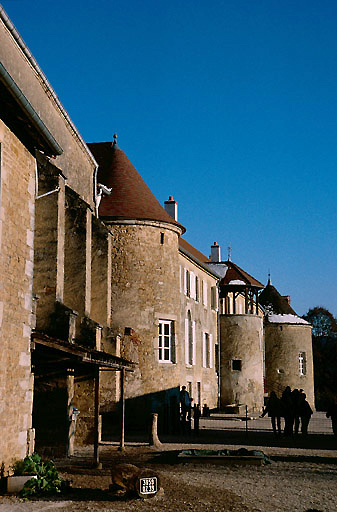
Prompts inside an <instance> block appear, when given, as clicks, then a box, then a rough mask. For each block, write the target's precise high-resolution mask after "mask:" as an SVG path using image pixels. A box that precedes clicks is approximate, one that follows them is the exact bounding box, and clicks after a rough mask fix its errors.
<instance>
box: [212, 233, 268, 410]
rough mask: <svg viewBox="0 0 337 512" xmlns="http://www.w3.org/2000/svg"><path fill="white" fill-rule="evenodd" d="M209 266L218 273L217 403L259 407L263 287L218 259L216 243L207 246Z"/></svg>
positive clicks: (260, 399)
mask: <svg viewBox="0 0 337 512" xmlns="http://www.w3.org/2000/svg"><path fill="white" fill-rule="evenodd" d="M209 266H210V267H211V268H212V269H213V270H214V271H215V272H217V273H218V275H219V276H220V283H219V292H220V293H219V297H220V316H219V324H220V329H219V330H220V341H219V344H220V406H221V407H222V408H229V407H231V408H232V410H235V411H237V412H241V409H240V406H244V407H245V406H247V407H248V410H249V411H250V412H258V411H260V410H261V407H262V405H263V401H264V384H263V383H264V360H263V355H264V340H263V310H262V308H261V306H260V305H259V292H260V290H261V289H263V288H264V286H263V285H262V284H261V283H260V282H259V281H257V280H256V279H254V278H253V277H252V276H251V275H249V274H248V273H247V272H245V271H244V270H243V269H241V268H240V267H239V266H238V265H236V264H235V263H233V262H232V261H231V260H228V261H225V262H221V253H220V246H219V245H218V244H217V243H216V242H215V243H214V244H213V246H212V247H211V262H210V263H209Z"/></svg>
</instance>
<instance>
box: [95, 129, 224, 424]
mask: <svg viewBox="0 0 337 512" xmlns="http://www.w3.org/2000/svg"><path fill="white" fill-rule="evenodd" d="M88 146H89V148H90V150H91V152H92V153H93V155H94V156H95V159H96V160H97V162H98V164H99V169H98V181H99V183H102V184H103V185H104V186H105V187H106V188H107V189H111V193H110V194H109V195H106V196H103V197H102V201H101V204H100V207H99V215H100V219H101V220H103V221H104V223H105V225H106V226H108V227H109V230H110V233H111V235H112V246H111V261H112V267H113V269H112V281H111V289H112V310H111V322H112V324H111V325H112V332H113V335H114V336H118V337H119V339H120V340H121V353H122V354H123V356H124V357H126V358H129V359H132V360H134V361H136V362H137V363H138V367H137V369H136V370H135V372H134V373H133V374H132V375H130V376H129V377H128V381H127V384H128V385H127V389H128V391H127V396H126V398H127V417H128V416H130V417H131V416H132V420H133V422H136V421H137V422H141V421H142V420H143V421H147V418H148V414H149V413H150V412H158V413H159V419H160V427H164V426H165V428H166V430H175V429H176V428H177V415H178V406H179V390H180V387H181V386H182V385H187V386H188V388H189V390H190V393H191V394H192V395H193V398H194V400H195V403H200V404H201V403H208V404H209V405H210V406H211V407H215V406H216V405H217V376H216V368H215V363H214V358H215V344H216V343H217V334H216V333H217V331H216V328H217V327H216V326H217V314H216V306H215V304H212V303H211V294H212V289H213V290H215V291H216V283H217V276H216V275H215V274H214V273H213V272H212V271H211V270H210V269H209V268H208V267H207V266H206V265H205V264H204V263H203V262H202V261H200V258H199V259H198V256H199V255H200V253H197V251H196V250H195V249H194V248H193V247H192V246H190V245H189V244H188V243H187V242H186V241H185V240H183V239H182V238H181V235H182V234H183V233H184V232H185V228H184V227H183V226H182V225H181V224H179V222H178V220H177V215H176V212H177V205H176V203H175V201H173V199H172V198H170V199H169V201H166V203H165V209H164V208H163V207H162V206H161V205H160V204H159V202H158V201H157V199H156V198H155V197H154V196H153V194H152V192H151V191H150V190H149V188H148V187H147V185H146V184H145V183H144V181H143V179H142V178H141V176H140V175H139V174H138V172H137V171H136V169H135V168H134V166H133V165H132V164H131V162H130V161H129V160H128V158H127V157H126V155H125V154H124V152H123V151H122V150H121V149H120V148H119V147H118V145H117V141H116V138H115V140H114V142H104V143H91V144H88ZM201 258H202V259H204V258H205V257H204V256H203V255H201ZM215 296H216V293H215ZM110 406H111V408H112V409H113V408H114V406H115V404H114V402H113V401H111V402H110ZM108 409H109V405H108V404H107V406H106V411H108ZM128 411H129V414H128ZM145 411H146V414H144V412H145Z"/></svg>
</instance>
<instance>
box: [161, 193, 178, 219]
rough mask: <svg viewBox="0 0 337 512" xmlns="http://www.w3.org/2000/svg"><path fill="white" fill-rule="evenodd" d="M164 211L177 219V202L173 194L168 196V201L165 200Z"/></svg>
mask: <svg viewBox="0 0 337 512" xmlns="http://www.w3.org/2000/svg"><path fill="white" fill-rule="evenodd" d="M164 205H165V211H166V212H167V213H168V214H169V216H170V217H172V219H174V220H176V221H178V203H177V201H175V200H174V199H173V196H170V197H169V198H168V201H165V203H164Z"/></svg>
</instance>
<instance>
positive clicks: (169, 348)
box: [158, 318, 175, 364]
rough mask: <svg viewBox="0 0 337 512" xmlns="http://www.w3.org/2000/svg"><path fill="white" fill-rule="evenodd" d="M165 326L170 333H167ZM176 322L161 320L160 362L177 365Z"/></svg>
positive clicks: (159, 326)
mask: <svg viewBox="0 0 337 512" xmlns="http://www.w3.org/2000/svg"><path fill="white" fill-rule="evenodd" d="M165 326H167V327H168V332H165V330H166V329H165ZM174 348H175V347H174V321H173V320H165V319H162V318H160V319H159V323H158V361H159V362H160V363H171V364H172V363H175V357H174Z"/></svg>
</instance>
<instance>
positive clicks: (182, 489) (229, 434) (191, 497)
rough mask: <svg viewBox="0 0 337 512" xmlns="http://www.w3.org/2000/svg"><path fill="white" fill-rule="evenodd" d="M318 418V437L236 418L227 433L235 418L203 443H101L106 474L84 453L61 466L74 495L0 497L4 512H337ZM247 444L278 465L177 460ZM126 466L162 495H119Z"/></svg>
mask: <svg viewBox="0 0 337 512" xmlns="http://www.w3.org/2000/svg"><path fill="white" fill-rule="evenodd" d="M316 418H317V422H316V426H315V423H314V422H312V431H311V435H309V436H308V437H307V438H303V437H298V438H294V439H286V438H277V439H276V438H274V437H273V435H272V433H271V432H270V421H269V420H268V418H264V419H263V420H257V421H255V422H254V424H255V425H258V429H259V430H258V429H257V430H256V432H249V437H246V435H245V432H242V428H243V427H242V425H241V424H240V422H237V421H236V422H235V421H233V424H234V423H235V425H238V427H234V426H231V427H230V429H228V425H229V421H228V420H226V421H224V420H222V419H221V418H218V419H214V420H213V419H212V420H208V421H206V420H205V421H204V424H203V423H201V429H205V430H201V431H200V434H199V436H198V437H197V438H193V437H190V438H187V439H186V438H185V439H183V438H182V439H179V441H180V442H179V443H177V440H176V439H174V440H172V439H171V440H169V439H166V440H165V443H163V444H162V446H161V448H160V450H159V451H158V450H154V449H151V448H150V447H149V446H147V445H146V444H145V443H144V442H139V440H138V442H136V441H135V440H134V442H131V441H128V443H127V446H126V450H125V451H124V452H120V451H118V449H117V447H118V443H116V442H115V443H110V444H107V445H105V446H102V447H101V461H102V464H103V468H102V469H100V470H99V469H94V468H93V465H92V448H91V449H90V448H88V449H81V450H79V451H78V452H77V453H76V456H75V457H74V458H71V459H63V460H62V459H57V460H56V461H55V462H56V465H57V467H58V469H59V471H60V473H61V476H62V477H63V478H65V479H69V480H71V481H72V489H71V490H70V491H69V493H68V494H66V495H62V496H57V497H55V498H54V497H53V498H49V499H43V500H41V499H40V500H35V501H33V500H27V501H23V500H20V498H18V497H17V496H9V495H7V496H0V512H21V511H22V512H35V511H39V512H44V511H52V510H58V511H60V512H66V511H67V512H68V511H69V512H73V511H78V512H84V511H88V510H90V511H91V510H92V511H96V510H97V511H101V510H105V511H116V512H118V511H123V512H124V511H125V512H126V511H127V512H129V511H130V512H133V511H137V512H138V511H139V512H162V511H164V512H165V511H166V512H175V511H177V512H185V511H196V512H206V511H207V512H219V511H226V512H307V511H308V510H311V509H313V510H318V511H322V512H337V440H336V438H334V437H333V436H332V435H331V434H330V435H329V432H330V430H331V425H330V423H329V422H327V421H326V420H324V417H323V414H320V413H316ZM226 426H227V429H226V428H225V427H226ZM322 432H324V435H320V434H319V433H322ZM327 434H328V435H327ZM220 443H221V444H220ZM240 447H245V448H247V449H248V450H261V451H263V452H264V453H265V454H266V455H268V456H270V457H271V459H272V463H271V464H267V465H263V466H252V465H235V464H231V465H229V464H227V465H213V464H200V463H199V464H197V463H191V462H189V463H177V459H176V454H177V452H178V451H180V450H182V449H189V448H202V449H211V450H220V449H224V448H227V449H231V450H235V449H238V448H240ZM120 463H129V464H134V465H137V466H138V467H141V468H149V469H152V470H153V471H154V472H155V473H157V474H158V475H159V476H160V479H161V486H162V489H161V491H160V492H159V493H158V494H157V496H156V497H154V498H151V499H147V500H142V499H139V498H136V497H127V498H126V497H116V496H113V495H112V494H111V493H110V492H109V485H110V484H111V481H112V480H111V469H113V468H114V467H116V465H117V464H120Z"/></svg>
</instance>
